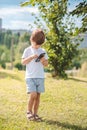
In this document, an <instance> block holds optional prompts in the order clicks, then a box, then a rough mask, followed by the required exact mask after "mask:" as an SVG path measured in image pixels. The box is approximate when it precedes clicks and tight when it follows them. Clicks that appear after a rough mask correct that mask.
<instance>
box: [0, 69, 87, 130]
mask: <svg viewBox="0 0 87 130" xmlns="http://www.w3.org/2000/svg"><path fill="white" fill-rule="evenodd" d="M45 88H46V91H45V93H44V94H42V95H41V103H40V107H39V115H40V116H41V117H43V121H42V122H33V121H28V120H27V118H26V107H27V100H28V95H27V94H26V84H25V80H24V72H21V71H16V72H14V71H1V70H0V130H87V79H76V78H74V77H72V78H69V79H67V80H63V79H59V80H57V79H53V78H51V77H50V76H47V77H46V80H45Z"/></svg>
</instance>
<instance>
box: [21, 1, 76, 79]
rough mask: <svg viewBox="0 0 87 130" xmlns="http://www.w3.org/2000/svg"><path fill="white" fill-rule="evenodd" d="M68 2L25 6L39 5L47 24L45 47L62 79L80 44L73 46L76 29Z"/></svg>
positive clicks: (34, 2) (37, 2)
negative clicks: (68, 11)
mask: <svg viewBox="0 0 87 130" xmlns="http://www.w3.org/2000/svg"><path fill="white" fill-rule="evenodd" d="M67 2H68V0H54V1H52V2H50V1H48V0H44V1H43V2H41V1H39V0H37V1H34V0H33V1H29V3H26V2H25V4H24V5H28V4H31V5H32V4H38V9H39V11H40V16H41V17H42V19H43V20H44V21H45V23H46V29H45V31H46V32H45V33H46V45H45V47H46V49H47V51H48V54H49V62H50V65H51V66H52V68H53V69H54V71H55V75H59V76H61V77H66V74H65V70H66V69H67V68H68V67H69V65H70V64H71V63H72V59H73V58H74V57H75V56H76V55H77V54H78V51H77V46H78V44H73V43H72V41H71V39H70V38H71V36H72V35H73V29H74V28H75V27H74V24H73V23H72V22H71V21H70V20H69V15H68V14H67ZM22 5H23V4H22ZM24 5H23V6H24ZM64 20H65V22H64ZM38 21H39V19H38ZM47 28H48V29H47Z"/></svg>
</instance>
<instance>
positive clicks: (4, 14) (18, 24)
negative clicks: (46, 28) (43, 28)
mask: <svg viewBox="0 0 87 130" xmlns="http://www.w3.org/2000/svg"><path fill="white" fill-rule="evenodd" d="M25 1H26V0H0V18H2V28H5V29H27V30H29V29H30V26H29V24H31V25H33V27H34V28H35V25H34V24H33V23H34V20H35V18H34V17H33V16H32V15H31V13H35V14H36V15H38V14H39V11H38V8H37V7H31V6H27V7H20V3H21V2H25ZM81 1H82V0H73V1H72V0H70V3H71V4H70V7H69V11H70V10H72V9H74V8H75V5H77V4H78V3H79V2H81ZM76 24H77V25H78V26H80V25H81V21H80V20H77V19H76Z"/></svg>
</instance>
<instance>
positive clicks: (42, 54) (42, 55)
mask: <svg viewBox="0 0 87 130" xmlns="http://www.w3.org/2000/svg"><path fill="white" fill-rule="evenodd" d="M44 55H45V53H41V54H40V55H39V56H38V58H37V59H36V60H35V62H39V61H40V59H41V58H42V57H44Z"/></svg>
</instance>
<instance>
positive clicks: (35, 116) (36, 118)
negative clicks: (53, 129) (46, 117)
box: [33, 115, 42, 121]
mask: <svg viewBox="0 0 87 130" xmlns="http://www.w3.org/2000/svg"><path fill="white" fill-rule="evenodd" d="M33 116H34V120H35V121H42V119H41V117H39V116H38V115H33Z"/></svg>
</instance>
